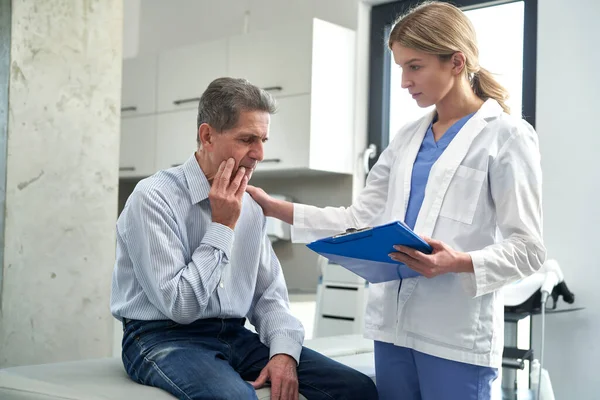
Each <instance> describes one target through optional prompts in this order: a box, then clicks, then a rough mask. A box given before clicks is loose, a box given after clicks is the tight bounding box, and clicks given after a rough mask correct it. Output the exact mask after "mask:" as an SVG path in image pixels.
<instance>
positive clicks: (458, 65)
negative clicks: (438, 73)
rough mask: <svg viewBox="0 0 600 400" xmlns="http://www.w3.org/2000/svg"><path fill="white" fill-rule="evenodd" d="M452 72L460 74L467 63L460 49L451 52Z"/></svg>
mask: <svg viewBox="0 0 600 400" xmlns="http://www.w3.org/2000/svg"><path fill="white" fill-rule="evenodd" d="M451 61H452V72H453V73H454V75H460V74H461V73H462V72H463V70H464V69H465V66H466V65H467V57H465V55H464V53H463V52H462V51H457V52H455V53H454V54H452V59H451Z"/></svg>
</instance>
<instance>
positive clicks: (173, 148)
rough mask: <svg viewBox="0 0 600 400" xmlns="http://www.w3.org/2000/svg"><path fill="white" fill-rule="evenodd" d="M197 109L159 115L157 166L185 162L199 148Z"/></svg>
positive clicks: (163, 166)
mask: <svg viewBox="0 0 600 400" xmlns="http://www.w3.org/2000/svg"><path fill="white" fill-rule="evenodd" d="M196 116H197V111H196V110H195V109H193V110H181V111H176V112H170V113H163V114H158V115H157V117H156V118H157V124H156V125H157V128H156V167H157V169H166V168H171V167H175V166H177V165H181V164H183V163H184V162H185V161H186V160H187V159H188V158H189V157H190V156H191V155H192V154H194V151H196V149H197V144H196V136H195V133H196V132H197V129H196Z"/></svg>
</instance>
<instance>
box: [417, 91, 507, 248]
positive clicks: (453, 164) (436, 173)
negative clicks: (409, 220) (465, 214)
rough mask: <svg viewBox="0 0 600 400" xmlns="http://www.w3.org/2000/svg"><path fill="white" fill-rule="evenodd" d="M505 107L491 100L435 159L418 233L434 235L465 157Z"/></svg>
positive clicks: (420, 213) (418, 221) (420, 216)
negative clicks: (491, 118) (457, 171)
mask: <svg viewBox="0 0 600 400" xmlns="http://www.w3.org/2000/svg"><path fill="white" fill-rule="evenodd" d="M501 113H502V108H501V107H500V105H499V104H498V102H496V101H495V100H491V99H490V100H487V101H486V102H485V103H484V104H483V105H482V106H481V108H480V109H479V111H477V113H476V114H475V115H473V117H472V118H471V119H470V120H469V121H468V122H467V123H466V124H465V125H464V126H463V128H462V129H461V130H460V131H459V132H458V133H457V134H456V136H455V137H454V139H453V140H452V142H451V143H450V144H449V145H448V147H447V148H446V150H445V151H444V153H442V155H441V156H440V158H439V159H438V160H437V161H436V162H435V164H434V165H433V167H432V168H431V172H430V173H429V179H428V181H427V187H426V190H425V197H424V198H423V204H422V206H421V210H420V212H419V216H418V217H417V221H416V223H415V232H417V233H418V234H420V235H424V236H429V237H431V236H432V235H433V229H434V228H435V223H436V221H437V219H438V216H439V214H440V209H441V207H442V202H443V200H444V196H445V195H446V191H447V190H448V187H449V186H450V182H451V181H452V178H453V177H454V174H455V173H456V170H457V168H458V166H459V165H460V163H461V162H462V160H463V159H464V158H465V156H466V155H467V153H468V151H469V149H470V147H471V144H472V143H473V140H474V139H475V138H476V137H477V135H478V134H479V133H480V132H481V131H482V130H483V128H484V127H485V126H486V125H487V119H488V118H490V117H497V116H498V115H500V114H501Z"/></svg>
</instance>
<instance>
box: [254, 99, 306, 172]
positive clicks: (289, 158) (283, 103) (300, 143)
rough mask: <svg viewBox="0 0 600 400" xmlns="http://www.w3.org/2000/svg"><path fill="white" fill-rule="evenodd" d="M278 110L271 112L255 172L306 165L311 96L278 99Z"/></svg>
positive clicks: (304, 166) (303, 166)
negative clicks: (264, 141) (267, 135)
mask: <svg viewBox="0 0 600 400" xmlns="http://www.w3.org/2000/svg"><path fill="white" fill-rule="evenodd" d="M277 104H278V106H277V109H278V111H277V113H276V114H273V115H272V116H271V124H270V127H269V140H268V141H267V142H266V143H265V147H264V160H263V162H262V163H260V164H259V165H258V167H257V169H256V171H257V172H259V173H260V171H269V170H286V169H295V168H307V167H308V156H309V154H308V151H309V146H310V143H309V137H310V96H309V95H302V96H292V97H286V98H281V99H278V101H277Z"/></svg>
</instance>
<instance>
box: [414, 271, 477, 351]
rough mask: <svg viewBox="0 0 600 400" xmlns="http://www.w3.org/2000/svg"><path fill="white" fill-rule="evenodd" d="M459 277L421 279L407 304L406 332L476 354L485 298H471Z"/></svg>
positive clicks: (448, 275)
mask: <svg viewBox="0 0 600 400" xmlns="http://www.w3.org/2000/svg"><path fill="white" fill-rule="evenodd" d="M460 285H461V282H460V280H459V279H458V277H457V276H456V275H455V274H447V275H443V276H439V277H437V278H433V279H425V278H419V283H418V285H417V286H416V287H415V290H414V291H413V293H412V294H411V296H410V298H409V299H408V301H407V303H406V306H405V307H406V308H405V312H404V318H403V324H404V329H405V330H406V331H407V332H408V333H410V334H412V335H413V336H415V337H420V338H423V339H426V340H430V341H434V342H437V343H441V344H445V345H449V346H452V347H455V348H461V349H467V350H473V349H475V341H476V339H477V337H478V336H479V327H480V325H481V324H480V321H479V319H480V315H481V307H482V303H481V297H477V298H472V297H470V296H467V295H466V294H465V292H464V290H462V287H461V286H460Z"/></svg>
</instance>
